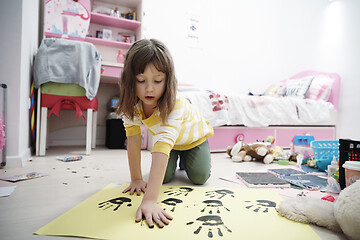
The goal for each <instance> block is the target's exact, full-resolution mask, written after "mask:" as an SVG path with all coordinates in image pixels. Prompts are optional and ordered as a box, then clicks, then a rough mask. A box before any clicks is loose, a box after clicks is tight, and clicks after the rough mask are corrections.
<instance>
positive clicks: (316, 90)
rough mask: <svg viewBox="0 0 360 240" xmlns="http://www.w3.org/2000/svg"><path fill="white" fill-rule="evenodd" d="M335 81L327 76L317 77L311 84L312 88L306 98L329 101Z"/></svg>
mask: <svg viewBox="0 0 360 240" xmlns="http://www.w3.org/2000/svg"><path fill="white" fill-rule="evenodd" d="M333 83H334V79H332V78H330V77H329V76H326V75H318V76H315V77H314V79H313V80H312V82H311V85H310V88H309V90H308V92H307V93H306V98H309V99H314V100H320V99H321V100H324V101H326V102H327V101H328V100H329V97H330V93H331V89H332V86H333Z"/></svg>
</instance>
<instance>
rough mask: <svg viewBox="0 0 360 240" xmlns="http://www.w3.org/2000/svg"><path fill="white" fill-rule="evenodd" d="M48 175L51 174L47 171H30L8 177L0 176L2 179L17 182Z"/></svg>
mask: <svg viewBox="0 0 360 240" xmlns="http://www.w3.org/2000/svg"><path fill="white" fill-rule="evenodd" d="M48 175H49V174H46V173H39V172H30V173H26V174H20V175H15V176H12V177H7V178H0V180H4V181H9V182H17V181H22V180H29V179H33V178H39V177H44V176H48Z"/></svg>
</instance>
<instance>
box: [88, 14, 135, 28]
mask: <svg viewBox="0 0 360 240" xmlns="http://www.w3.org/2000/svg"><path fill="white" fill-rule="evenodd" d="M90 23H95V24H100V25H105V26H111V27H117V28H124V29H129V30H136V29H138V28H139V27H140V25H141V22H139V21H135V20H129V19H125V18H118V17H112V16H108V15H105V14H101V13H91V17H90Z"/></svg>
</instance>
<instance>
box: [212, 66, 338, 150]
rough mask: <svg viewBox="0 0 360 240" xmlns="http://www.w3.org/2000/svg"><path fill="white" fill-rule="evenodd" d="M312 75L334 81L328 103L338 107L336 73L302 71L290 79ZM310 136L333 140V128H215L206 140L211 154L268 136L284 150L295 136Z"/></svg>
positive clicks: (334, 135)
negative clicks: (323, 76) (239, 142)
mask: <svg viewBox="0 0 360 240" xmlns="http://www.w3.org/2000/svg"><path fill="white" fill-rule="evenodd" d="M312 75H328V76H329V77H331V78H332V79H334V83H333V87H332V90H331V93H330V98H329V100H328V102H331V103H332V104H333V105H334V108H335V109H338V107H339V95H340V80H341V78H340V76H339V75H338V74H337V73H325V72H319V71H311V70H310V71H303V72H300V73H298V74H296V75H294V76H292V77H290V79H297V78H302V77H306V76H312ZM306 134H310V135H313V136H314V137H315V140H334V139H335V137H336V132H335V126H306V125H302V126H271V127H263V128H251V127H245V126H224V127H215V128H214V136H212V137H210V138H209V139H208V141H209V145H210V150H211V151H212V152H222V151H225V150H226V147H227V146H233V145H234V144H235V143H236V142H238V141H244V142H247V143H251V142H255V141H257V140H264V139H266V138H267V137H268V136H273V137H275V145H277V146H281V147H284V148H288V147H290V144H291V141H292V139H293V138H294V136H295V135H306Z"/></svg>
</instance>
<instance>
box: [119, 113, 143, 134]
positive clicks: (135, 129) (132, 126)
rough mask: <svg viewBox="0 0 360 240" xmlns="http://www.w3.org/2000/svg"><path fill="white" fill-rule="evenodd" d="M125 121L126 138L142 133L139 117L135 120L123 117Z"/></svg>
mask: <svg viewBox="0 0 360 240" xmlns="http://www.w3.org/2000/svg"><path fill="white" fill-rule="evenodd" d="M122 119H123V121H124V127H125V131H126V136H127V137H129V136H134V135H137V134H140V133H141V128H140V126H141V124H142V122H141V120H140V118H139V117H135V118H134V120H130V119H128V118H127V117H125V116H123V117H122Z"/></svg>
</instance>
